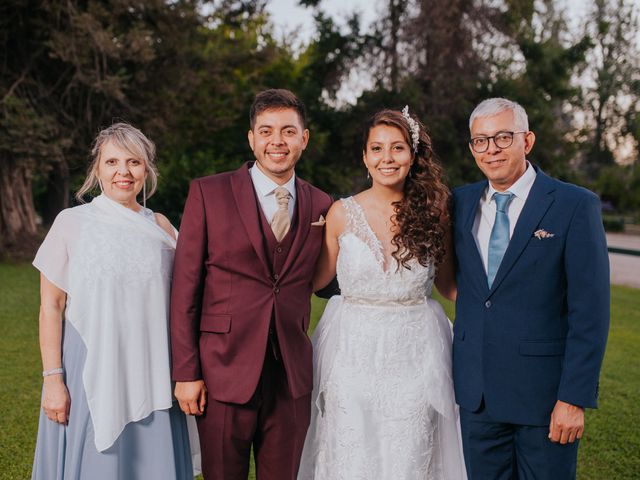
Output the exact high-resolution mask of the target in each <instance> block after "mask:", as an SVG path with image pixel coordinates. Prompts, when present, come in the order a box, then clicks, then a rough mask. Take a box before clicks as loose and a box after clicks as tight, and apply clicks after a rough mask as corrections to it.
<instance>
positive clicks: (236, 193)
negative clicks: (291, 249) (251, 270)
mask: <svg viewBox="0 0 640 480" xmlns="http://www.w3.org/2000/svg"><path fill="white" fill-rule="evenodd" d="M231 191H232V192H233V198H234V199H235V202H236V206H237V207H238V212H239V213H240V215H239V216H240V220H241V221H242V225H243V226H244V229H245V230H246V232H247V235H248V237H249V240H250V241H251V245H253V249H254V250H255V251H256V255H257V256H258V258H259V259H260V263H261V264H262V266H263V267H264V269H265V272H266V275H267V276H268V277H269V276H270V275H271V271H270V269H269V262H268V259H267V256H266V253H265V251H264V238H263V234H262V230H261V229H260V218H259V217H258V204H257V202H256V196H255V191H254V188H253V182H252V181H251V176H250V174H249V163H246V164H244V165H243V166H242V167H241V168H240V169H238V170H236V172H235V173H234V174H233V175H232V176H231Z"/></svg>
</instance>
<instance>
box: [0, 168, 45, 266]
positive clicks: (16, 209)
mask: <svg viewBox="0 0 640 480" xmlns="http://www.w3.org/2000/svg"><path fill="white" fill-rule="evenodd" d="M0 162H1V163H0V248H1V249H2V253H7V252H9V253H10V254H11V252H15V251H18V252H25V253H26V251H25V250H24V249H25V248H27V249H29V248H30V247H31V246H32V245H33V244H34V242H35V240H36V237H37V226H36V211H35V208H34V205H33V197H32V193H31V170H30V168H29V167H28V166H27V165H25V163H24V162H23V161H16V160H13V159H11V158H7V157H4V158H0Z"/></svg>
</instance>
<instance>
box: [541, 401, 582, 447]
mask: <svg viewBox="0 0 640 480" xmlns="http://www.w3.org/2000/svg"><path fill="white" fill-rule="evenodd" d="M582 432H584V408H582V407H577V406H575V405H571V404H570V403H566V402H563V401H561V400H558V401H557V402H556V406H555V407H554V408H553V412H551V423H550V424H549V439H550V440H551V441H552V442H560V443H561V444H563V445H564V444H565V443H573V442H575V441H576V439H579V438H582Z"/></svg>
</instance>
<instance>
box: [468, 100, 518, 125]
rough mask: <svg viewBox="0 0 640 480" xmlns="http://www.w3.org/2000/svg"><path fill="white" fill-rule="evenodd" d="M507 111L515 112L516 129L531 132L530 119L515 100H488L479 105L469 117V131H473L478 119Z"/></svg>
mask: <svg viewBox="0 0 640 480" xmlns="http://www.w3.org/2000/svg"><path fill="white" fill-rule="evenodd" d="M505 110H511V111H512V112H513V119H514V121H515V128H517V129H518V130H524V131H527V132H528V131H529V118H528V117H527V112H525V111H524V108H522V106H521V105H520V104H519V103H517V102H514V101H513V100H508V99H506V98H500V97H496V98H488V99H486V100H483V101H482V102H480V103H479V104H478V106H477V107H476V108H475V109H474V110H473V112H471V116H470V117H469V131H471V125H473V121H474V120H475V119H476V118H479V117H480V118H483V117H493V116H494V115H498V114H499V113H502V112H504V111H505Z"/></svg>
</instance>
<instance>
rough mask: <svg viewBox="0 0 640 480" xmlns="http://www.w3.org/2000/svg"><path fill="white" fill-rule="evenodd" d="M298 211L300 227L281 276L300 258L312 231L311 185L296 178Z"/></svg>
mask: <svg viewBox="0 0 640 480" xmlns="http://www.w3.org/2000/svg"><path fill="white" fill-rule="evenodd" d="M296 197H297V199H296V209H297V212H298V218H297V222H298V226H297V228H296V233H295V238H294V239H293V243H292V244H291V249H290V250H289V254H288V255H287V259H286V260H285V262H284V265H283V266H282V271H281V272H280V276H283V275H285V274H286V273H287V271H288V270H289V268H291V265H292V264H293V262H294V260H295V259H297V258H298V255H299V254H300V251H301V250H302V248H303V247H304V245H305V241H306V240H307V237H308V236H309V231H310V230H311V192H310V190H309V185H308V184H307V182H305V181H304V180H300V179H299V178H298V177H296Z"/></svg>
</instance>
